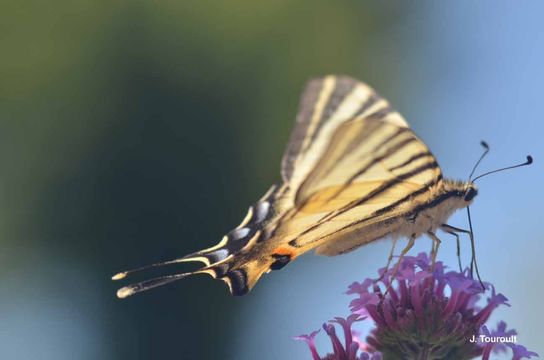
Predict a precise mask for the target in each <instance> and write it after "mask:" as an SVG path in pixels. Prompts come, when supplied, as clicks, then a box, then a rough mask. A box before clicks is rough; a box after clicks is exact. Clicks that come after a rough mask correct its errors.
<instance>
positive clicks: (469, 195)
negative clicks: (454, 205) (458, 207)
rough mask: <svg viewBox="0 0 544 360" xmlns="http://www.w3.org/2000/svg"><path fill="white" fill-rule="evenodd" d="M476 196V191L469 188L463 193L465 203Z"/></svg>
mask: <svg viewBox="0 0 544 360" xmlns="http://www.w3.org/2000/svg"><path fill="white" fill-rule="evenodd" d="M476 195H478V191H477V190H476V189H474V188H469V189H468V190H467V192H466V193H465V201H471V200H472V199H474V197H475V196H476Z"/></svg>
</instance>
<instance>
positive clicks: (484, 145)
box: [468, 140, 489, 181]
mask: <svg viewBox="0 0 544 360" xmlns="http://www.w3.org/2000/svg"><path fill="white" fill-rule="evenodd" d="M480 145H482V147H483V148H484V152H483V153H482V155H480V158H479V159H478V161H476V164H474V167H473V168H472V171H471V172H470V175H469V176H468V181H470V178H471V177H472V175H474V172H475V171H476V168H477V167H478V165H480V163H481V162H482V160H483V159H484V157H485V156H486V155H487V153H488V152H489V145H487V143H486V142H485V141H483V140H482V141H480Z"/></svg>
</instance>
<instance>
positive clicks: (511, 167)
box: [472, 155, 533, 182]
mask: <svg viewBox="0 0 544 360" xmlns="http://www.w3.org/2000/svg"><path fill="white" fill-rule="evenodd" d="M532 163H533V157H532V156H531V155H527V160H526V161H525V162H524V163H521V164H517V165H513V166H507V167H504V168H500V169H497V170H493V171H488V172H486V173H483V174H481V175H478V176H476V177H475V178H474V180H472V181H473V182H474V181H476V180H478V179H479V178H481V177H484V176H486V175H489V174H493V173H496V172H499V171H504V170H509V169H515V168H517V167H521V166H527V165H531V164H532Z"/></svg>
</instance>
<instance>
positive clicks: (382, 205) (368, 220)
mask: <svg viewBox="0 0 544 360" xmlns="http://www.w3.org/2000/svg"><path fill="white" fill-rule="evenodd" d="M441 179H442V174H441V171H440V168H439V166H438V164H437V162H436V160H435V159H434V157H433V156H432V154H431V153H430V152H429V149H428V148H427V147H426V146H425V144H423V142H421V141H420V140H419V139H418V138H417V137H416V136H415V135H414V133H413V132H412V131H410V130H409V129H408V128H407V127H404V126H398V125H395V124H393V123H391V122H387V121H382V120H380V119H375V118H358V119H353V120H348V121H345V122H343V123H342V124H341V125H339V126H338V127H337V129H336V131H335V132H334V134H332V136H331V138H330V139H329V140H328V144H327V146H326V147H325V149H324V151H323V155H322V157H321V158H320V159H319V161H317V162H316V164H315V165H314V167H313V168H312V170H311V171H310V172H309V173H308V174H307V177H306V178H305V179H304V180H303V181H302V182H301V183H300V184H299V187H298V189H297V194H296V200H295V204H296V205H295V206H296V211H294V212H293V215H292V216H291V218H289V219H288V221H286V222H285V223H284V224H283V227H282V231H283V235H284V236H285V237H286V238H288V239H289V244H291V245H292V246H293V247H295V248H298V249H299V250H300V251H301V252H305V251H308V250H309V249H311V248H315V247H318V249H317V252H318V253H320V254H325V255H334V254H337V253H341V252H345V251H348V250H351V249H353V248H354V247H356V246H359V245H362V244H365V243H368V242H370V241H373V240H376V239H378V238H381V237H384V236H386V235H388V234H390V233H392V232H394V231H395V230H396V228H398V226H400V224H401V222H402V221H405V220H404V219H403V217H402V216H403V215H405V214H408V213H410V212H413V211H414V210H415V209H416V207H417V206H418V205H419V204H423V203H424V202H425V201H426V200H428V199H429V198H430V191H431V190H432V189H433V187H434V186H436V185H437V184H438V182H439V181H440V180H441Z"/></svg>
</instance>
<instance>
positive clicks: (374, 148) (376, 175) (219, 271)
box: [112, 75, 532, 298]
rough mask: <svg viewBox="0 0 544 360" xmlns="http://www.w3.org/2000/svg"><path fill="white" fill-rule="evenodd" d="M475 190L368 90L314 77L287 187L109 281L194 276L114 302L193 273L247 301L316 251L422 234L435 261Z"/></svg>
mask: <svg viewBox="0 0 544 360" xmlns="http://www.w3.org/2000/svg"><path fill="white" fill-rule="evenodd" d="M482 157H483V156H482ZM481 159H482V158H480V160H481ZM529 159H530V157H528V162H529ZM531 161H532V159H531ZM471 175H472V174H471ZM477 194H478V190H477V187H476V185H475V184H474V182H473V181H470V180H468V181H454V180H449V179H445V178H444V177H443V176H442V172H441V170H440V167H439V165H438V163H437V161H436V159H435V157H434V156H433V155H432V153H431V152H430V150H429V149H428V147H427V146H426V145H425V144H424V143H423V142H422V141H421V140H420V139H419V138H418V137H417V136H416V135H415V134H414V133H413V132H412V131H411V130H410V128H409V126H408V123H407V122H406V120H404V118H403V117H402V116H401V115H400V114H399V113H398V112H397V111H395V110H393V109H392V108H391V107H390V105H389V103H388V102H387V100H385V99H384V98H382V97H381V96H380V95H378V94H377V93H376V92H375V91H374V90H373V89H372V88H371V87H369V86H368V85H366V84H364V83H362V82H359V81H357V80H354V79H352V78H350V77H347V76H334V75H331V76H326V77H323V78H318V79H314V80H311V81H310V82H309V83H308V84H307V86H306V88H305V90H304V92H303V94H302V97H301V101H300V105H299V111H298V115H297V118H296V125H295V128H294V130H293V132H292V135H291V138H290V141H289V144H288V146H287V149H286V151H285V154H284V156H283V159H282V163H281V181H280V182H279V183H277V184H275V185H273V186H272V187H271V188H270V189H269V190H268V192H267V193H266V194H265V195H264V196H263V197H262V198H261V199H260V200H259V201H257V202H256V203H254V204H253V205H251V206H250V207H249V210H248V213H247V215H246V217H245V218H244V220H243V221H242V223H241V224H240V225H238V227H236V228H235V229H234V230H232V231H230V232H229V233H227V234H226V235H225V236H224V237H223V238H222V240H221V241H220V242H219V243H218V244H217V245H215V246H212V247H210V248H208V249H204V250H200V251H197V252H194V253H192V254H189V255H186V256H184V257H181V258H179V259H175V260H171V261H167V262H163V263H158V264H153V265H150V266H146V267H143V268H139V269H134V270H131V271H126V272H122V273H119V274H117V275H115V276H114V277H113V278H112V279H113V280H120V279H123V278H124V277H125V276H127V275H128V274H130V273H132V272H136V271H141V270H145V269H150V268H154V267H159V266H164V265H170V264H176V263H182V262H197V263H201V267H200V268H198V269H196V270H195V271H191V272H186V273H177V274H174V275H168V276H162V277H158V278H154V279H151V280H146V281H142V282H140V283H137V284H134V285H129V286H126V287H123V288H121V289H119V290H118V292H117V296H118V297H120V298H125V297H127V296H130V295H133V294H135V293H138V292H141V291H144V290H148V289H151V288H154V287H157V286H161V285H164V284H167V283H170V282H173V281H177V280H180V279H183V278H186V277H188V276H192V275H196V274H208V275H210V276H212V277H213V278H215V279H219V280H222V281H224V282H225V283H226V284H227V285H228V287H229V290H230V292H231V293H232V294H233V295H244V294H246V293H248V292H249V291H250V290H251V289H252V288H253V287H254V286H255V284H256V283H257V281H258V280H259V279H260V278H261V276H262V275H263V274H264V273H268V272H269V271H271V270H279V269H281V268H283V267H284V266H286V265H287V264H288V263H290V262H291V261H293V260H294V259H296V258H297V257H298V256H300V255H302V254H304V253H306V252H308V251H310V250H315V253H316V254H319V255H327V256H333V255H339V254H344V253H347V252H349V251H352V250H354V249H356V248H358V247H360V246H363V245H365V244H368V243H371V242H374V241H377V240H379V239H383V238H387V237H391V238H393V239H397V238H401V237H405V238H408V239H409V241H408V244H407V245H406V247H405V248H404V250H403V251H402V253H401V255H403V254H405V253H406V252H407V251H408V250H409V249H410V248H411V247H412V245H413V244H414V241H415V239H416V238H418V237H420V236H421V235H424V234H425V235H428V236H429V237H430V238H431V239H432V240H433V241H434V244H435V245H433V250H432V255H433V258H434V257H436V252H437V251H438V245H439V244H440V240H439V239H438V237H437V236H436V231H437V230H439V229H440V230H443V231H446V232H448V233H451V234H453V235H456V236H457V233H458V232H467V233H469V232H468V231H466V230H463V229H458V228H455V227H453V226H450V225H448V224H447V219H448V218H449V217H450V215H451V214H452V213H453V212H454V211H455V210H458V209H461V208H464V207H467V206H468V205H469V204H471V202H472V201H473V200H474V198H475V197H476V195H477ZM389 260H391V255H390V258H389Z"/></svg>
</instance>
